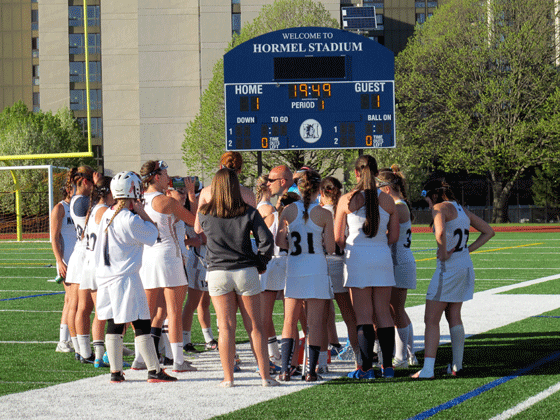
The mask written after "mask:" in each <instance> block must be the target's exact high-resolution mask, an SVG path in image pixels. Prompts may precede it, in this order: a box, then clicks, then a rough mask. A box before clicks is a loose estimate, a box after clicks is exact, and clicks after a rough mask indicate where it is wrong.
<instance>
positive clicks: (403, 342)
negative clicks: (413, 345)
mask: <svg viewBox="0 0 560 420" xmlns="http://www.w3.org/2000/svg"><path fill="white" fill-rule="evenodd" d="M408 332H409V329H408V325H407V326H406V327H404V328H395V359H397V360H399V361H401V362H402V361H404V360H407V357H408V352H407V344H408Z"/></svg>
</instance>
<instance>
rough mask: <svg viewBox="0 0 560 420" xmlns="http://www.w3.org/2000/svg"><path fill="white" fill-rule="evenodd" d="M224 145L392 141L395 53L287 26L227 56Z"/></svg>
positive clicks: (341, 35)
mask: <svg viewBox="0 0 560 420" xmlns="http://www.w3.org/2000/svg"><path fill="white" fill-rule="evenodd" d="M224 98H225V121H226V127H225V130H226V149H227V150H239V151H248V150H257V151H264V150H294V149H333V148H335V149H336V148H341V149H368V148H391V147H395V83H394V55H393V53H392V52H391V51H390V50H389V49H387V48H385V47H384V46H382V45H380V44H379V43H377V42H375V41H372V40H370V39H368V38H366V37H364V36H361V35H357V34H353V33H350V32H346V31H341V30H338V29H332V28H320V27H306V28H290V29H283V30H280V31H275V32H271V33H268V34H265V35H261V36H259V37H256V38H253V39H251V40H249V41H247V42H244V43H242V44H240V45H238V46H237V47H235V48H234V49H232V50H231V51H229V52H228V53H227V54H225V56H224Z"/></svg>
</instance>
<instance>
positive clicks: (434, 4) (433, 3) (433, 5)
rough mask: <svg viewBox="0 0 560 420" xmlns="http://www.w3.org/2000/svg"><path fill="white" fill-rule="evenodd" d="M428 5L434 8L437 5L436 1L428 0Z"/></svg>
mask: <svg viewBox="0 0 560 420" xmlns="http://www.w3.org/2000/svg"><path fill="white" fill-rule="evenodd" d="M428 7H433V8H436V7H437V1H429V2H428Z"/></svg>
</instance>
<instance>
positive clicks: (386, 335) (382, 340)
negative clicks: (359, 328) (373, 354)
mask: <svg viewBox="0 0 560 420" xmlns="http://www.w3.org/2000/svg"><path fill="white" fill-rule="evenodd" d="M377 336H378V337H379V345H380V346H381V354H382V355H383V367H384V368H386V367H393V350H394V349H395V327H385V328H378V329H377Z"/></svg>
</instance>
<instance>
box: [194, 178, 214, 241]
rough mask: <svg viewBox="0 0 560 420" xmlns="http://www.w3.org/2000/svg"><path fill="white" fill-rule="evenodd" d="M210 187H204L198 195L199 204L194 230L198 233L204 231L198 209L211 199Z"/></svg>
mask: <svg viewBox="0 0 560 420" xmlns="http://www.w3.org/2000/svg"><path fill="white" fill-rule="evenodd" d="M210 191H211V190H210V187H204V188H203V189H202V191H200V195H199V197H198V206H197V211H196V216H195V219H194V231H195V232H196V233H198V234H201V233H202V226H201V225H200V220H199V218H198V210H200V207H201V206H202V205H203V204H206V203H207V202H208V200H209V199H210Z"/></svg>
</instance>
